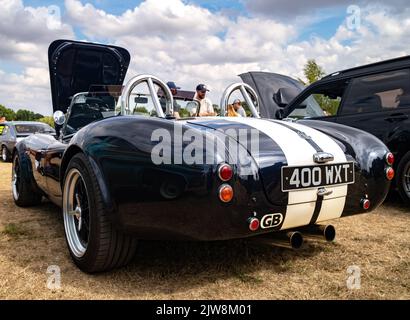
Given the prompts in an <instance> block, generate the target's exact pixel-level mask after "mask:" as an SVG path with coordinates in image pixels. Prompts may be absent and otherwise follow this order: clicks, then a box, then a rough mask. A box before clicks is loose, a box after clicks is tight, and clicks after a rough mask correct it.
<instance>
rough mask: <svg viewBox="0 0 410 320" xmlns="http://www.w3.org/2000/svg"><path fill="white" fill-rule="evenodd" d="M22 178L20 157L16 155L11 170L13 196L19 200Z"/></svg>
mask: <svg viewBox="0 0 410 320" xmlns="http://www.w3.org/2000/svg"><path fill="white" fill-rule="evenodd" d="M3 149H4V148H3ZM20 179H21V172H20V163H19V158H18V157H17V156H15V157H14V161H13V168H12V171H11V189H12V190H13V198H14V200H16V201H17V200H18V198H19V195H20V190H19V186H20Z"/></svg>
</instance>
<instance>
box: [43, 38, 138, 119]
mask: <svg viewBox="0 0 410 320" xmlns="http://www.w3.org/2000/svg"><path fill="white" fill-rule="evenodd" d="M129 63H130V54H129V52H128V51H127V50H125V49H123V48H120V47H115V46H108V45H101V44H95V43H87V42H78V41H71V40H56V41H54V42H53V43H52V44H51V45H50V47H49V48H48V64H49V69H50V84H51V95H52V100H53V111H54V112H55V111H57V110H61V111H63V112H64V113H65V112H66V111H67V108H68V106H69V105H70V98H71V97H72V96H73V95H75V94H76V93H79V92H87V91H89V88H90V86H91V85H122V83H123V81H124V78H125V75H126V73H127V70H128V66H129Z"/></svg>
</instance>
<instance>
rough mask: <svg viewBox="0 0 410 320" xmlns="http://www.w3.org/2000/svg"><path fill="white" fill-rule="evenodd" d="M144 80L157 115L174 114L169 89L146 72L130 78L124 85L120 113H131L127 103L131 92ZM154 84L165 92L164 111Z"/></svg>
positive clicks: (170, 115)
mask: <svg viewBox="0 0 410 320" xmlns="http://www.w3.org/2000/svg"><path fill="white" fill-rule="evenodd" d="M144 82H145V83H147V85H148V89H149V93H150V95H151V97H152V101H153V103H154V107H155V111H156V112H157V115H158V117H161V118H166V117H173V114H174V104H173V100H174V99H173V98H172V93H171V90H170V89H169V88H168V86H167V85H166V84H165V83H164V82H163V81H162V80H161V79H159V78H157V77H155V76H152V75H147V74H141V75H138V76H135V77H133V78H131V79H130V80H129V81H128V82H127V84H126V85H125V87H124V90H123V93H122V95H121V115H128V114H131V110H130V105H129V101H130V96H131V92H132V90H134V88H135V87H136V86H138V85H139V84H141V83H144ZM154 84H156V85H157V86H158V87H159V88H160V89H161V90H162V92H163V93H164V94H165V99H166V110H165V113H164V111H163V110H162V107H161V103H160V101H159V99H158V94H157V92H156V91H155V86H154Z"/></svg>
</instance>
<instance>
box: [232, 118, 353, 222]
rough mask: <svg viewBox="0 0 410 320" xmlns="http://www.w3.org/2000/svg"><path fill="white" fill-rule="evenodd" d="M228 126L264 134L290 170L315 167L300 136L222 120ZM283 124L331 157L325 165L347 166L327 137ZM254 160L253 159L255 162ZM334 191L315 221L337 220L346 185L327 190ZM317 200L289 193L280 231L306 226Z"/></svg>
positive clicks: (312, 192)
mask: <svg viewBox="0 0 410 320" xmlns="http://www.w3.org/2000/svg"><path fill="white" fill-rule="evenodd" d="M224 120H227V121H230V122H236V123H241V124H245V125H247V126H250V127H252V128H255V129H257V130H259V131H261V132H262V133H264V134H266V135H267V136H268V137H270V138H271V139H272V140H274V141H275V143H276V144H278V146H279V147H280V148H281V149H282V151H283V153H284V154H285V157H286V160H287V162H288V165H289V166H304V165H315V164H316V163H315V162H313V154H315V153H316V152H317V150H316V149H315V148H314V147H313V146H312V145H311V144H310V143H309V142H308V141H306V140H305V139H303V138H302V137H301V136H299V134H297V133H296V132H294V131H293V130H291V129H289V128H286V127H285V126H283V125H282V124H281V123H276V122H275V121H269V120H263V119H255V118H239V117H238V118H235V117H230V118H224ZM283 124H285V125H287V126H289V127H292V128H294V129H297V130H299V131H302V132H304V133H306V134H307V135H308V136H310V137H311V138H312V140H313V141H314V142H315V143H316V144H317V145H318V146H319V147H320V148H321V149H322V150H323V151H324V152H329V153H331V154H332V155H333V156H334V161H332V162H328V163H340V162H346V156H345V154H344V152H343V150H342V149H341V148H340V147H339V145H338V144H337V143H336V142H335V141H334V140H333V139H331V138H330V137H328V136H327V135H325V134H323V133H321V132H319V131H317V130H315V129H312V128H309V127H306V126H303V125H299V124H296V123H291V122H283ZM255 160H256V159H255ZM326 189H328V190H331V191H333V192H332V194H331V195H329V196H325V197H324V200H323V203H322V208H321V210H320V213H319V216H318V219H317V221H318V222H319V221H326V220H330V219H335V218H339V217H340V216H341V214H342V212H343V209H344V206H345V200H346V195H347V185H343V186H337V187H326ZM316 200H317V189H309V190H298V191H290V192H289V201H288V206H287V209H286V216H285V221H284V222H283V225H282V228H281V229H282V230H284V229H289V228H295V227H300V226H304V225H307V224H309V222H310V220H311V218H312V216H313V213H314V210H315V204H316Z"/></svg>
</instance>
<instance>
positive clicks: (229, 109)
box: [228, 104, 240, 117]
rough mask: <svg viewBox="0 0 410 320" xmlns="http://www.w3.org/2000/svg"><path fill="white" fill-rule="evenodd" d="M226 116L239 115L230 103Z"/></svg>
mask: <svg viewBox="0 0 410 320" xmlns="http://www.w3.org/2000/svg"><path fill="white" fill-rule="evenodd" d="M228 117H240V115H239V114H238V113H237V112H236V111H235V108H234V107H233V105H231V104H228Z"/></svg>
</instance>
